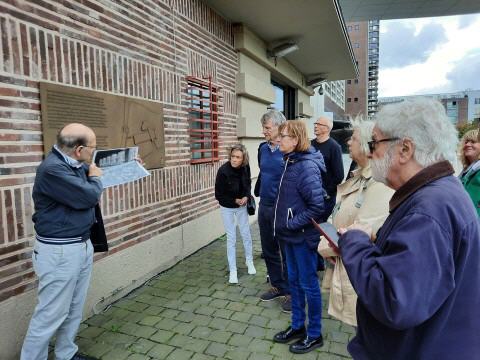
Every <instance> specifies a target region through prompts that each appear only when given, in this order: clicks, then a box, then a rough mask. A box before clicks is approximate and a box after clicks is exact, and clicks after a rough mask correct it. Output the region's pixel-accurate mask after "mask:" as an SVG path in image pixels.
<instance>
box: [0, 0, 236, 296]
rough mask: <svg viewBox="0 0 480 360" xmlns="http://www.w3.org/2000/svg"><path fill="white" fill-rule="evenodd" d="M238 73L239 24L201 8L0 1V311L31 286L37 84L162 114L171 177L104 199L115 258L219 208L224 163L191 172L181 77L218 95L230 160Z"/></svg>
mask: <svg viewBox="0 0 480 360" xmlns="http://www.w3.org/2000/svg"><path fill="white" fill-rule="evenodd" d="M236 72H237V55H236V53H235V51H234V49H233V34H232V26H231V24H230V23H229V22H228V21H226V20H225V19H223V18H222V17H220V16H219V15H218V14H216V13H215V12H214V11H213V10H211V9H210V8H208V7H207V6H206V5H205V4H203V3H202V2H201V1H198V0H170V1H169V0H155V1H154V0H143V1H135V0H116V1H113V0H112V1H109V0H103V1H93V0H92V1H89V0H82V1H75V0H56V1H52V0H32V1H20V0H3V1H2V2H0V301H3V300H5V299H7V298H9V297H11V296H14V295H15V294H19V293H21V292H24V291H26V290H28V289H30V288H32V287H34V286H35V278H34V276H33V271H32V268H31V261H30V254H31V245H32V244H33V226H32V222H31V215H32V209H33V203H32V200H31V192H32V185H33V180H34V176H35V170H36V167H37V166H38V164H39V162H40V161H41V160H42V154H43V143H42V126H41V117H40V96H39V81H49V82H53V83H58V84H63V85H70V86H75V87H80V88H84V89H91V90H98V91H103V92H107V93H112V94H119V95H125V96H131V97H137V98H143V99H149V100H153V101H158V102H160V103H161V104H163V106H164V123H165V146H166V151H165V152H166V167H165V168H162V169H156V170H152V171H151V173H152V175H151V176H150V177H148V178H146V179H142V180H139V181H135V182H133V183H130V184H127V185H122V186H116V187H113V188H109V189H107V190H106V191H105V193H104V194H103V196H102V200H101V205H102V209H103V214H104V218H105V221H106V228H107V233H108V238H109V242H110V247H111V251H110V253H114V252H117V251H121V250H123V249H125V248H127V247H130V246H133V245H135V244H137V243H138V242H141V241H144V240H148V239H150V238H152V237H153V236H155V235H157V234H159V233H162V232H164V231H166V230H168V229H170V228H172V227H176V226H179V225H181V224H182V223H185V222H187V221H190V220H192V219H194V218H197V217H199V216H201V215H204V214H205V213H207V212H209V211H211V210H213V209H215V208H216V207H217V202H216V201H215V199H214V197H213V191H212V190H213V187H214V181H215V174H216V171H217V169H218V167H219V165H220V164H219V163H215V164H213V165H211V164H202V165H190V164H189V159H190V150H189V149H190V148H189V138H188V132H187V129H188V126H189V125H188V121H187V111H186V109H187V107H188V106H187V102H186V100H185V98H186V92H185V90H186V85H187V84H186V80H185V77H186V76H187V75H193V76H198V77H202V76H207V75H210V76H212V77H213V80H214V81H215V82H216V83H217V84H218V85H219V86H220V87H221V95H222V102H223V107H222V114H220V117H219V119H220V121H221V124H220V126H219V129H220V131H221V133H220V141H221V147H222V148H223V149H224V148H225V147H226V146H228V145H229V144H231V143H232V142H234V141H236V139H237V138H236V120H237V105H236V104H237V99H236V95H235V74H236ZM222 154H223V155H224V154H225V152H224V151H222ZM103 256H108V255H106V254H97V255H96V259H98V258H100V257H103Z"/></svg>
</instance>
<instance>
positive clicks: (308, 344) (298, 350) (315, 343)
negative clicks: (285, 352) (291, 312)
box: [288, 335, 323, 354]
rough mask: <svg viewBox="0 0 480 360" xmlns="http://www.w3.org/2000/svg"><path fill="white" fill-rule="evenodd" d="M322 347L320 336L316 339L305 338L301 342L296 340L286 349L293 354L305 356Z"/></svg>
mask: <svg viewBox="0 0 480 360" xmlns="http://www.w3.org/2000/svg"><path fill="white" fill-rule="evenodd" d="M321 346H323V337H322V335H320V336H319V337H318V338H316V339H312V338H310V337H308V335H307V336H305V337H304V338H303V339H302V340H298V341H297V342H296V343H293V344H292V345H290V347H289V348H288V349H289V350H290V352H292V353H294V354H305V353H307V352H310V351H312V350H314V349H316V348H319V347H321Z"/></svg>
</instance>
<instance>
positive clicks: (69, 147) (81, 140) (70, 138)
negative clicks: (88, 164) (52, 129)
mask: <svg viewBox="0 0 480 360" xmlns="http://www.w3.org/2000/svg"><path fill="white" fill-rule="evenodd" d="M62 130H63V128H62V129H61V130H60V131H59V132H58V133H57V146H58V148H59V149H60V150H61V151H62V152H64V153H66V154H71V153H72V152H73V150H75V148H76V147H78V146H86V145H87V142H88V139H87V137H86V136H85V135H84V134H81V135H64V134H63V132H62Z"/></svg>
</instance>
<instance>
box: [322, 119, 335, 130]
mask: <svg viewBox="0 0 480 360" xmlns="http://www.w3.org/2000/svg"><path fill="white" fill-rule="evenodd" d="M320 118H323V119H325V120H327V121H328V128H329V129H330V131H332V129H333V119H332V118H330V117H328V116H321V117H320Z"/></svg>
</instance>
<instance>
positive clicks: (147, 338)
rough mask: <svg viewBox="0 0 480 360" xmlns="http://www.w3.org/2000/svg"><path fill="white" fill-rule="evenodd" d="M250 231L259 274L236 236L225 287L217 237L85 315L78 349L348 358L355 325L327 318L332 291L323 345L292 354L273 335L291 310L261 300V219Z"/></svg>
mask: <svg viewBox="0 0 480 360" xmlns="http://www.w3.org/2000/svg"><path fill="white" fill-rule="evenodd" d="M252 236H253V242H254V254H255V260H254V261H255V266H256V268H257V274H256V275H248V274H247V269H246V266H245V264H244V262H245V261H244V258H243V248H242V243H241V238H240V237H238V241H237V266H238V275H239V284H238V285H229V284H228V271H227V269H228V268H227V259H226V244H225V239H224V238H220V239H218V240H216V241H215V242H213V243H212V244H210V245H209V246H207V247H205V248H203V249H201V250H200V251H198V252H197V253H195V254H194V255H192V256H190V257H188V258H187V259H185V260H183V261H182V262H180V263H179V264H177V265H175V266H174V267H173V268H171V269H170V270H168V271H166V272H164V273H162V274H160V275H158V276H156V277H155V278H153V279H151V280H150V281H148V282H147V283H146V284H144V285H143V286H142V287H140V288H138V289H137V290H135V291H134V292H132V293H130V294H129V295H128V296H126V297H124V298H123V299H121V300H119V301H117V302H116V303H114V304H112V306H111V307H110V308H108V309H107V310H106V311H104V312H103V313H101V314H99V315H95V316H93V317H91V318H89V319H88V320H86V321H85V322H84V323H83V324H82V325H81V327H80V331H79V334H78V338H77V344H78V345H79V348H80V352H82V353H84V354H86V355H90V356H93V357H96V358H98V359H102V360H124V359H128V360H145V359H175V360H183V359H192V360H207V359H230V360H263V359H265V360H272V359H305V360H307V359H332V360H334V359H345V358H349V355H348V352H347V350H346V344H347V343H348V341H349V339H350V338H351V337H352V336H353V333H354V329H353V328H352V327H351V326H347V325H345V324H343V323H341V322H339V321H337V320H335V319H332V318H331V317H329V316H328V314H327V312H326V304H327V302H328V295H327V294H322V295H323V304H324V311H323V319H322V327H323V330H322V333H323V336H324V340H325V341H324V342H325V344H324V346H323V347H322V348H320V349H318V350H315V351H313V352H311V353H308V354H303V355H293V354H291V353H290V352H289V351H288V346H287V345H284V344H276V343H274V342H273V341H272V340H271V339H272V337H273V335H274V334H275V333H276V332H278V331H279V330H283V329H285V328H286V327H287V326H288V325H289V320H290V315H289V314H285V313H282V312H281V311H280V302H279V301H278V300H275V301H271V302H262V301H260V299H259V295H260V294H261V293H262V292H264V291H265V290H266V289H268V284H266V282H265V280H266V269H265V263H264V261H263V259H261V258H260V251H261V250H260V240H259V232H258V226H257V225H256V224H255V225H253V226H252Z"/></svg>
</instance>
